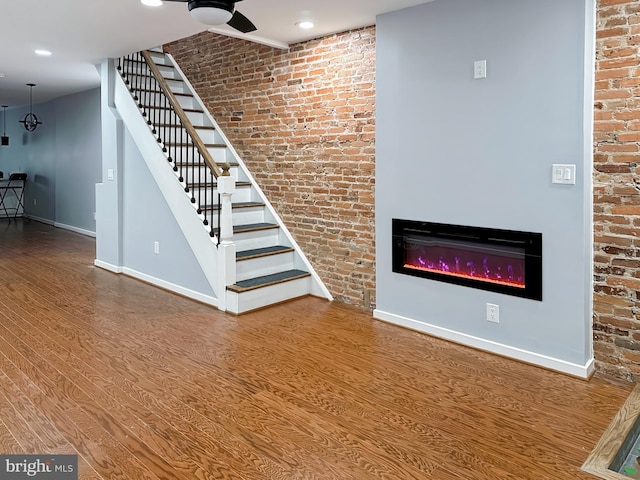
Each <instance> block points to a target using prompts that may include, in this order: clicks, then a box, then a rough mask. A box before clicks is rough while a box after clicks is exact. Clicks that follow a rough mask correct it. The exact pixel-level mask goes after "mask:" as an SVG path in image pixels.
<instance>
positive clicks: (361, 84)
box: [165, 27, 375, 307]
mask: <svg viewBox="0 0 640 480" xmlns="http://www.w3.org/2000/svg"><path fill="white" fill-rule="evenodd" d="M165 50H166V51H167V52H169V53H171V54H172V55H173V56H174V57H175V58H176V60H177V62H178V64H179V65H180V67H181V68H182V69H183V71H184V72H185V74H186V75H187V77H188V78H189V81H190V82H191V83H192V84H193V85H194V87H195V89H196V91H197V92H198V94H199V95H200V97H201V98H202V99H203V101H204V102H205V104H206V105H207V107H208V109H209V110H210V111H211V113H212V114H213V116H214V117H215V119H216V121H217V122H218V124H219V125H220V127H221V128H222V129H223V131H224V132H225V134H226V135H227V137H228V138H229V140H230V141H231V142H232V144H233V146H234V148H235V149H236V150H237V151H238V153H239V154H240V156H241V157H242V158H243V160H244V161H245V163H246V164H247V166H248V167H249V170H250V171H251V173H252V174H253V175H254V177H255V178H256V180H257V181H258V183H259V185H260V186H261V188H262V189H263V190H264V191H265V193H266V195H267V197H268V198H269V200H270V201H271V202H272V203H273V205H274V207H275V208H276V211H277V212H278V213H279V214H280V216H281V217H282V219H283V220H284V222H285V224H286V225H287V227H288V228H289V230H290V231H291V233H292V235H293V236H294V237H295V239H296V241H297V242H298V243H299V244H300V246H301V248H302V249H303V251H304V252H305V253H306V255H307V256H308V258H309V260H310V261H311V263H312V264H313V266H314V268H315V269H316V271H317V272H318V274H319V275H320V276H321V278H322V280H323V281H324V282H325V284H326V285H327V287H328V288H329V290H330V291H331V293H332V294H333V295H334V297H335V298H336V299H337V300H340V301H344V302H346V303H351V304H354V305H359V306H363V305H364V304H365V297H368V295H369V294H370V295H371V300H370V306H371V307H373V306H374V304H375V299H374V295H375V244H374V240H375V237H374V235H375V227H374V186H375V185H374V183H375V177H374V175H375V171H374V167H375V28H374V27H368V28H364V29H358V30H354V31H350V32H345V33H341V34H336V35H331V36H327V37H324V38H321V39H317V40H312V41H308V42H303V43H299V44H296V45H293V46H292V47H291V48H290V49H289V50H279V49H274V48H270V47H266V46H262V45H258V44H255V43H251V42H247V41H244V40H238V39H233V38H229V37H224V36H220V35H216V34H213V33H209V32H205V33H201V34H199V35H196V36H194V37H190V38H188V39H185V40H181V41H178V42H174V43H172V44H169V45H166V46H165ZM365 291H367V294H366V295H365Z"/></svg>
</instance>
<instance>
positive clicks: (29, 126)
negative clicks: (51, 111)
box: [20, 83, 42, 132]
mask: <svg viewBox="0 0 640 480" xmlns="http://www.w3.org/2000/svg"><path fill="white" fill-rule="evenodd" d="M27 86H28V87H29V88H30V90H29V113H27V114H26V115H25V116H24V118H23V119H22V120H20V123H22V124H23V125H24V128H25V129H26V130H27V132H33V131H34V130H35V129H36V128H38V125H42V122H41V121H40V120H38V117H36V115H35V114H34V113H33V87H35V86H36V84H35V83H27Z"/></svg>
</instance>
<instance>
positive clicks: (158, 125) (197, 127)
mask: <svg viewBox="0 0 640 480" xmlns="http://www.w3.org/2000/svg"><path fill="white" fill-rule="evenodd" d="M156 126H157V127H158V128H160V127H176V128H178V125H176V124H173V123H158V124H156ZM193 128H195V129H196V130H211V131H213V130H215V129H216V127H210V126H208V125H193Z"/></svg>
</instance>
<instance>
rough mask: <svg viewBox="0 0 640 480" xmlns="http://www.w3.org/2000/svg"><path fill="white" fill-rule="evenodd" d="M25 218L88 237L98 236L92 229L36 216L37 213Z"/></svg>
mask: <svg viewBox="0 0 640 480" xmlns="http://www.w3.org/2000/svg"><path fill="white" fill-rule="evenodd" d="M24 218H28V219H29V220H33V221H35V222H40V223H44V224H46V225H52V226H54V227H56V228H62V229H64V230H69V231H71V232H75V233H79V234H80V235H85V236H87V237H93V238H96V232H92V231H91V230H85V229H84V228H78V227H74V226H72V225H67V224H65V223H59V222H54V221H53V220H49V219H48V218H42V217H36V216H35V215H27V216H25V217H24Z"/></svg>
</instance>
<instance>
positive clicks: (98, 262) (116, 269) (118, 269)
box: [93, 260, 122, 273]
mask: <svg viewBox="0 0 640 480" xmlns="http://www.w3.org/2000/svg"><path fill="white" fill-rule="evenodd" d="M93 264H94V265H95V266H96V267H100V268H102V269H103V270H108V271H110V272H113V273H122V267H118V266H116V265H111V264H110V263H107V262H103V261H102V260H94V261H93Z"/></svg>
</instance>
